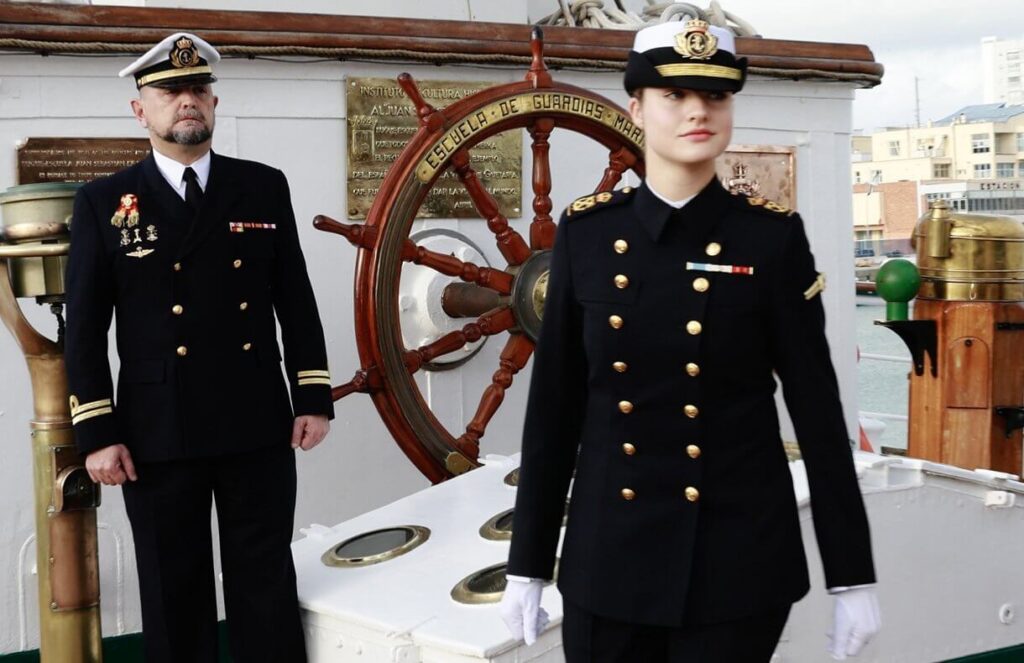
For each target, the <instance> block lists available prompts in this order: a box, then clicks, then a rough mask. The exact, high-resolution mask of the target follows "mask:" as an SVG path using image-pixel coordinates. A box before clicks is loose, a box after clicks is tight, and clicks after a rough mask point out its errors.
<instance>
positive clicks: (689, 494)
mask: <svg viewBox="0 0 1024 663" xmlns="http://www.w3.org/2000/svg"><path fill="white" fill-rule="evenodd" d="M686 499H687V501H689V502H696V501H697V500H699V499H700V491H699V490H697V489H696V488H694V487H693V486H687V487H686Z"/></svg>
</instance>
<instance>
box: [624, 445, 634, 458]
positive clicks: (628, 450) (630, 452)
mask: <svg viewBox="0 0 1024 663" xmlns="http://www.w3.org/2000/svg"><path fill="white" fill-rule="evenodd" d="M622 453H624V454H626V455H627V456H632V455H633V454H635V453H636V447H635V446H633V445H632V444H630V443H629V442H626V443H625V444H623V445H622Z"/></svg>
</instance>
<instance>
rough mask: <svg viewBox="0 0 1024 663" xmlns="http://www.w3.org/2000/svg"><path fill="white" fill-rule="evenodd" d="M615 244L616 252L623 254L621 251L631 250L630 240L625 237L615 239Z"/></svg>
mask: <svg viewBox="0 0 1024 663" xmlns="http://www.w3.org/2000/svg"><path fill="white" fill-rule="evenodd" d="M613 246H614V247H615V252H616V253H620V254H621V253H625V252H626V251H629V242H627V241H626V240H624V239H617V240H615V244H614V245H613Z"/></svg>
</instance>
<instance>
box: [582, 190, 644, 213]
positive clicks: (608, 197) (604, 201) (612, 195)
mask: <svg viewBox="0 0 1024 663" xmlns="http://www.w3.org/2000/svg"><path fill="white" fill-rule="evenodd" d="M634 191H636V189H635V188H633V187H631V186H627V187H623V188H622V189H616V190H614V191H602V192H601V193H592V194H590V195H589V196H583V197H582V198H577V199H576V200H574V201H572V203H571V204H570V205H569V206H568V207H566V208H565V216H566V218H575V217H578V216H582V215H583V214H585V213H588V212H592V211H594V210H595V209H601V208H603V207H612V206H614V205H619V204H621V203H624V202H626V201H627V200H629V199H630V198H631V197H632V195H633V192H634Z"/></svg>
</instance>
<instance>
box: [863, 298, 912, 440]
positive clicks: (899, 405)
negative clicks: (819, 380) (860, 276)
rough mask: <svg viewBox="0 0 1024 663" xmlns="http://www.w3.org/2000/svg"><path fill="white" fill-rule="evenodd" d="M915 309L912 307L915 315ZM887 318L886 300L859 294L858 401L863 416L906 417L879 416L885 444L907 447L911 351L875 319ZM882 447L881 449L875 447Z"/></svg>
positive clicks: (882, 438)
mask: <svg viewBox="0 0 1024 663" xmlns="http://www.w3.org/2000/svg"><path fill="white" fill-rule="evenodd" d="M912 314H913V309H911V315H912ZM884 319H885V301H884V300H882V298H881V297H873V296H864V295H858V296H857V315H856V321H857V323H856V324H857V347H858V348H859V349H860V353H861V359H860V363H859V365H858V367H857V401H858V403H859V407H860V412H861V413H862V415H863V416H875V415H876V414H885V415H895V416H897V417H903V418H902V419H890V418H883V417H881V416H878V418H879V419H880V420H881V421H883V422H884V423H885V430H884V431H883V433H882V435H881V445H882V446H884V447H891V448H893V449H906V448H907V421H906V419H905V417H906V416H907V406H908V402H907V398H908V387H909V384H910V380H909V374H910V371H911V370H912V368H913V367H912V365H911V363H910V352H909V351H908V350H907V346H906V345H904V343H903V341H901V340H900V338H899V337H898V336H897V335H896V334H894V333H893V332H891V331H889V330H888V329H886V328H885V327H882V326H880V325H876V324H875V320H884ZM865 354H870V355H886V356H889V357H901V358H903V359H904V361H902V362H899V363H895V362H891V361H879V360H876V359H868V358H865V357H864V355H865ZM875 451H880V449H877V448H876V449H875Z"/></svg>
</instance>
